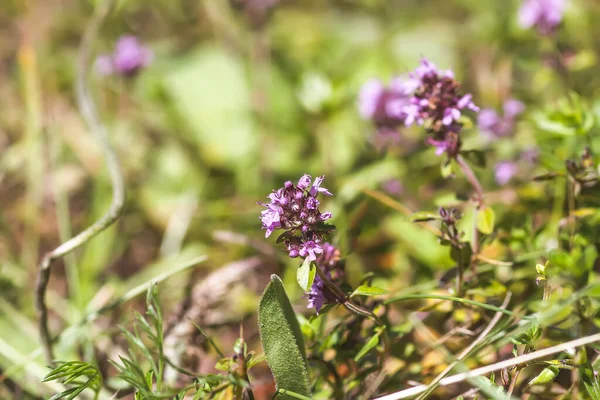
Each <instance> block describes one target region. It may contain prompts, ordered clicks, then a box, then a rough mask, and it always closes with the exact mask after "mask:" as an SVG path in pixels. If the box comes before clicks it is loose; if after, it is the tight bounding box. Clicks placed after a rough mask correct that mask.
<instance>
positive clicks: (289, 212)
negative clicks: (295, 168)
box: [258, 174, 332, 260]
mask: <svg viewBox="0 0 600 400" xmlns="http://www.w3.org/2000/svg"><path fill="white" fill-rule="evenodd" d="M323 180H324V176H319V177H317V178H316V179H315V180H314V183H312V186H311V182H312V178H311V176H310V175H306V174H305V175H303V176H302V177H301V178H300V179H299V180H298V184H297V185H294V184H293V183H292V182H290V181H287V182H285V184H284V185H283V187H282V188H279V189H277V190H274V191H273V192H272V193H271V194H269V196H267V197H268V198H269V200H270V202H269V203H267V204H264V203H260V202H259V203H258V204H260V205H262V206H264V207H265V208H266V209H265V210H263V211H262V212H261V215H260V220H261V223H262V228H263V229H265V230H266V232H265V237H269V236H270V235H271V234H272V233H273V231H275V230H278V229H283V230H285V231H287V232H286V235H287V236H286V237H285V238H284V240H283V242H284V244H285V246H286V249H287V251H288V253H289V256H290V257H292V258H294V257H298V256H300V257H302V258H305V257H308V258H309V259H310V260H315V259H316V258H317V256H318V255H319V254H321V253H322V252H323V249H322V247H321V245H320V243H321V242H322V240H323V234H325V233H328V231H327V229H325V230H322V229H320V228H319V229H318V228H317V225H318V224H319V223H321V222H324V221H326V220H328V219H330V218H331V213H330V212H323V213H322V212H321V211H320V210H319V205H320V202H319V200H317V196H318V195H319V193H322V194H324V195H327V196H332V194H331V192H330V191H329V190H328V189H326V188H324V187H321V184H322V183H323Z"/></svg>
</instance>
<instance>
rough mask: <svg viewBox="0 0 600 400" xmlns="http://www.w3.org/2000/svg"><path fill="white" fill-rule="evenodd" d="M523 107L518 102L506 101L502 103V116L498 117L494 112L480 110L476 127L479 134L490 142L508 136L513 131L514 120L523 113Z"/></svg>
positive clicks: (491, 110)
mask: <svg viewBox="0 0 600 400" xmlns="http://www.w3.org/2000/svg"><path fill="white" fill-rule="evenodd" d="M524 110H525V105H524V104H523V103H522V102H520V101H519V100H514V99H511V100H508V101H507V102H506V103H504V114H503V115H502V116H500V115H499V114H498V113H497V112H496V110H493V109H491V108H486V109H484V110H481V112H480V113H479V117H478V119H477V125H478V126H479V129H480V130H481V133H483V134H484V135H486V136H487V137H488V138H489V139H490V140H495V139H498V138H501V137H507V136H510V135H511V134H512V132H513V130H514V127H515V122H516V118H517V116H518V115H519V114H521V113H523V111H524Z"/></svg>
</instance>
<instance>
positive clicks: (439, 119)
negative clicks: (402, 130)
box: [403, 59, 479, 157]
mask: <svg viewBox="0 0 600 400" xmlns="http://www.w3.org/2000/svg"><path fill="white" fill-rule="evenodd" d="M410 77H411V79H410V80H409V81H407V82H405V83H404V87H405V88H406V90H407V91H409V92H412V97H411V98H410V104H409V105H408V106H406V107H404V109H403V111H404V113H405V114H406V118H405V125H412V124H415V123H416V124H418V125H423V126H425V127H426V129H427V130H428V131H429V132H430V133H431V134H432V135H433V136H432V137H430V138H429V139H428V143H429V144H431V145H433V146H435V147H436V148H437V150H436V154H437V155H441V154H442V153H444V152H445V153H447V154H448V155H449V156H451V157H453V156H456V155H457V154H458V151H459V149H460V144H461V141H460V137H459V135H458V134H459V132H460V131H461V129H462V126H463V124H462V123H461V122H460V117H461V116H462V113H463V112H464V111H465V110H471V111H474V112H478V111H479V107H477V106H476V105H475V104H474V103H473V100H472V98H473V96H472V95H470V94H464V95H463V94H461V85H460V83H459V82H458V81H456V79H454V73H453V72H452V71H450V70H447V71H438V69H437V67H436V66H435V65H434V64H433V63H431V62H429V61H428V60H426V59H423V60H422V61H421V65H419V67H417V68H416V69H415V71H414V72H413V73H412V74H411V75H410Z"/></svg>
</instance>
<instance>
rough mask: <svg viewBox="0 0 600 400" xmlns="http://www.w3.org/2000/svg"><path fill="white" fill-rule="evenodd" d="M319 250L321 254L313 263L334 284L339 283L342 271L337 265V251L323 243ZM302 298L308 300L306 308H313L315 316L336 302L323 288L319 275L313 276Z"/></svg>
mask: <svg viewBox="0 0 600 400" xmlns="http://www.w3.org/2000/svg"><path fill="white" fill-rule="evenodd" d="M321 248H322V250H323V252H322V254H321V255H320V256H319V257H318V258H317V259H316V261H315V264H317V268H321V271H323V273H324V274H325V275H326V276H327V277H328V278H329V279H330V280H331V281H333V282H334V283H335V284H339V283H341V281H342V280H343V272H344V271H343V268H342V267H341V266H340V265H339V264H338V261H339V260H340V252H339V250H338V249H336V248H335V247H334V246H333V245H331V244H329V243H323V244H322V245H321ZM304 297H305V298H307V299H308V305H307V308H314V309H315V310H316V312H317V315H318V314H319V312H320V311H321V308H322V307H323V306H324V305H325V304H328V303H335V302H336V297H335V295H334V294H333V293H332V292H331V291H330V290H329V289H328V288H327V286H325V283H324V282H323V280H322V279H321V277H320V276H319V275H317V276H315V280H314V281H313V284H312V286H311V287H310V290H309V291H308V292H306V293H305V294H304Z"/></svg>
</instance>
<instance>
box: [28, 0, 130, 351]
mask: <svg viewBox="0 0 600 400" xmlns="http://www.w3.org/2000/svg"><path fill="white" fill-rule="evenodd" d="M112 5H113V1H110V0H109V1H105V2H102V3H101V5H100V6H99V7H98V9H97V12H96V14H95V16H94V18H93V19H92V21H90V24H89V25H88V27H87V29H86V31H85V33H84V36H83V39H82V42H81V45H80V47H79V58H78V71H77V81H76V95H77V104H78V107H79V109H80V111H81V114H82V115H83V117H84V119H85V121H86V123H87V125H88V126H89V128H90V131H91V133H92V134H93V135H94V137H95V139H96V140H97V142H98V144H99V145H100V147H101V149H102V152H103V155H104V158H105V160H106V165H107V167H108V171H109V175H110V180H111V183H112V189H113V198H112V202H111V204H110V207H109V209H108V211H107V212H106V213H105V214H104V215H103V216H102V217H101V218H100V219H99V220H97V221H96V222H94V224H92V225H91V226H90V227H88V228H87V229H86V230H84V231H83V232H81V233H79V234H78V235H77V236H75V237H73V238H71V239H69V240H67V241H66V242H64V243H63V244H61V245H60V246H58V247H57V248H56V249H54V250H52V251H50V252H48V253H47V254H46V255H45V256H44V257H43V258H42V260H41V262H40V265H39V269H38V277H37V283H36V290H35V297H36V298H35V307H36V313H37V315H38V320H39V330H40V339H41V342H42V346H43V348H44V354H45V357H46V360H47V362H49V363H52V360H53V358H54V353H53V349H52V338H51V335H50V331H49V329H48V308H47V306H46V289H47V287H48V281H49V280H50V267H51V266H52V263H53V262H54V261H56V260H57V259H59V258H61V257H63V256H65V255H66V254H69V253H70V252H72V251H73V250H75V249H76V248H77V247H79V246H81V245H83V244H84V243H86V242H87V241H89V240H90V239H91V238H93V237H94V236H96V235H97V234H98V233H100V232H102V231H103V230H105V229H106V228H108V227H109V226H110V225H112V224H113V223H114V222H115V221H116V220H117V219H118V218H119V216H120V215H121V212H122V211H123V206H124V204H125V185H124V182H123V175H122V173H121V169H120V166H119V161H118V159H117V155H116V154H115V152H114V150H113V149H112V147H111V145H110V143H109V140H108V134H107V133H106V129H105V128H104V126H103V125H102V123H101V122H100V119H99V118H98V113H97V111H96V107H95V105H94V102H93V100H92V98H91V96H90V94H89V92H88V88H87V74H88V69H89V68H88V66H89V61H90V58H91V53H92V45H93V43H94V42H95V40H96V37H97V35H98V29H99V27H100V24H101V22H102V21H103V20H104V18H105V17H106V16H107V15H108V13H109V11H110V10H111V8H112Z"/></svg>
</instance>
